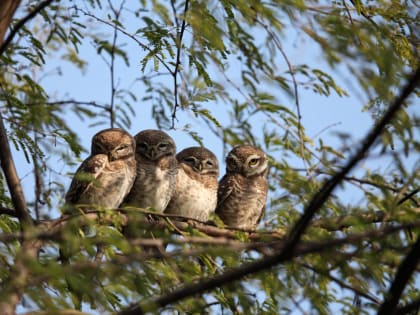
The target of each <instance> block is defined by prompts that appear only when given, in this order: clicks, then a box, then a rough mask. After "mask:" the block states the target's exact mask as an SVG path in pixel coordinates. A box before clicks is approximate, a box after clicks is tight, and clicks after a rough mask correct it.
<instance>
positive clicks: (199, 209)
mask: <svg viewBox="0 0 420 315" xmlns="http://www.w3.org/2000/svg"><path fill="white" fill-rule="evenodd" d="M176 158H177V160H178V165H179V169H178V175H177V178H176V185H175V192H174V194H173V196H172V199H171V201H170V202H169V204H168V207H167V208H166V210H165V213H171V214H177V215H181V216H184V217H189V218H193V219H197V220H200V221H207V220H208V219H209V216H210V214H211V213H213V212H214V210H215V209H216V204H217V177H218V176H219V162H218V161H217V158H216V156H215V155H214V154H213V153H212V152H211V151H209V150H207V149H206V148H202V147H190V148H186V149H184V150H182V151H181V152H179V153H178V154H177V155H176Z"/></svg>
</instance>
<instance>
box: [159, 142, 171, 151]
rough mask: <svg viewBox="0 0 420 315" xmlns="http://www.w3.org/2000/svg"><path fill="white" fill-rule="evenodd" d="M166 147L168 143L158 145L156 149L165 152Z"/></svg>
mask: <svg viewBox="0 0 420 315" xmlns="http://www.w3.org/2000/svg"><path fill="white" fill-rule="evenodd" d="M168 147H169V144H168V143H159V145H158V149H159V150H160V151H165V150H166V149H167V148H168Z"/></svg>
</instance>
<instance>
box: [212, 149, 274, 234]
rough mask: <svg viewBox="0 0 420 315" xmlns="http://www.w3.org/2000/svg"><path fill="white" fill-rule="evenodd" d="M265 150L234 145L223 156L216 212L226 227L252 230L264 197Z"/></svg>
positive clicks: (262, 205) (264, 201)
mask: <svg viewBox="0 0 420 315" xmlns="http://www.w3.org/2000/svg"><path fill="white" fill-rule="evenodd" d="M267 170H268V163H267V157H266V155H265V153H264V152H263V151H262V150H261V149H259V148H257V147H254V146H252V145H240V146H236V147H235V148H233V149H232V151H230V152H229V154H228V156H227V157H226V174H225V175H224V176H223V178H222V179H221V180H220V182H219V188H218V192H217V207H216V214H217V215H218V216H219V217H220V218H221V219H222V221H223V222H224V223H225V224H226V225H227V226H229V227H233V228H238V229H244V230H254V229H255V228H256V227H257V225H258V223H259V221H260V220H261V218H262V216H263V214H264V210H265V203H266V200H267V191H268V184H267V179H266V174H267Z"/></svg>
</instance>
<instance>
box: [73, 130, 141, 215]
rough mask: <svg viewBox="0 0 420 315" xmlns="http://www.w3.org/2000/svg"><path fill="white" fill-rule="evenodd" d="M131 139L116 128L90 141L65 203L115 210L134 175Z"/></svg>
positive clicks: (131, 184) (133, 153)
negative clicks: (87, 154)
mask: <svg viewBox="0 0 420 315" xmlns="http://www.w3.org/2000/svg"><path fill="white" fill-rule="evenodd" d="M135 146H136V144H135V142H134V138H133V137H132V136H131V135H130V134H128V133H127V132H126V131H124V130H122V129H119V128H110V129H105V130H102V131H100V132H98V133H97V134H95V135H94V136H93V138H92V146H91V153H90V156H89V157H88V158H86V160H84V161H83V163H82V164H81V165H80V167H79V168H78V169H77V171H76V173H75V175H74V177H73V180H72V182H71V184H70V188H69V190H68V191H67V194H66V196H65V201H66V204H70V205H76V204H79V205H88V204H91V205H92V204H93V205H97V206H102V207H106V208H118V207H119V206H120V204H121V203H122V201H123V200H124V198H125V197H126V196H127V194H128V193H129V192H130V189H131V187H132V186H133V183H134V179H135V176H136V160H135Z"/></svg>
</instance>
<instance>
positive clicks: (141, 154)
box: [124, 129, 178, 212]
mask: <svg viewBox="0 0 420 315" xmlns="http://www.w3.org/2000/svg"><path fill="white" fill-rule="evenodd" d="M134 139H135V141H136V161H137V172H136V173H137V176H136V180H135V182H134V185H133V187H132V189H131V191H130V193H129V194H128V196H127V198H126V200H125V201H124V205H125V206H132V207H137V208H147V207H151V208H154V209H155V210H157V211H159V212H163V211H164V210H165V208H166V206H167V205H168V203H169V200H170V199H171V197H172V193H173V191H174V188H175V180H176V174H177V171H178V168H177V164H178V163H177V160H176V157H175V154H176V145H175V142H174V141H173V139H172V138H171V137H170V136H169V135H168V134H166V133H165V132H163V131H161V130H154V129H147V130H143V131H140V132H139V133H138V134H137V135H135V136H134Z"/></svg>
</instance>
